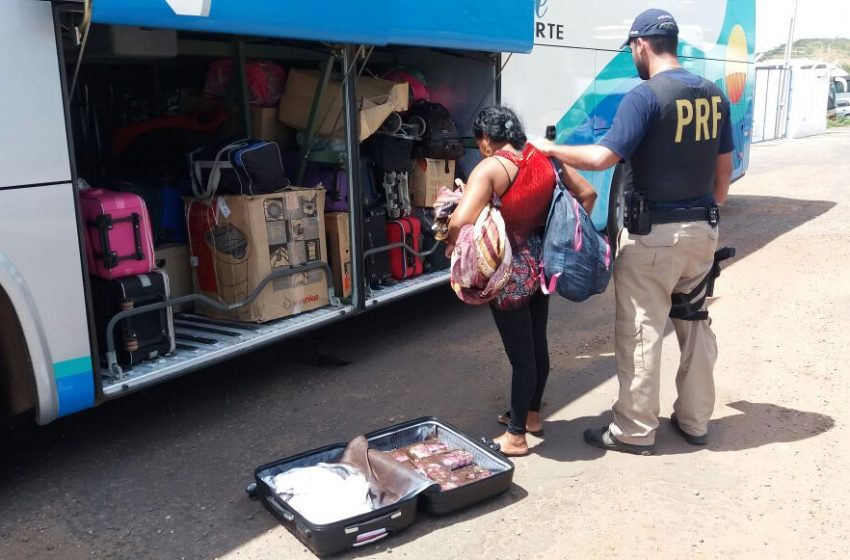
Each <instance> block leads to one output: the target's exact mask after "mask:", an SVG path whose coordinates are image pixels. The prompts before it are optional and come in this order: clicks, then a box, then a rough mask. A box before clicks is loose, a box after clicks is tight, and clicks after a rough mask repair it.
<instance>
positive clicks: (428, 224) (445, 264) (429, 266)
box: [412, 206, 452, 272]
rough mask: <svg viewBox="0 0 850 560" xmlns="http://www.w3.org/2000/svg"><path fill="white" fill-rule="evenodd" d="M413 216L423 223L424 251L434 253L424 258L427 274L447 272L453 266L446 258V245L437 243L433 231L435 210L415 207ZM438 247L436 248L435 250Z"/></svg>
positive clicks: (440, 242)
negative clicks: (439, 271)
mask: <svg viewBox="0 0 850 560" xmlns="http://www.w3.org/2000/svg"><path fill="white" fill-rule="evenodd" d="M412 215H413V217H415V218H419V221H420V222H421V223H422V251H423V252H428V251H430V250H431V249H434V251H433V252H432V253H430V254H428V255H425V257H424V259H423V260H424V265H425V272H435V271H438V270H445V269H447V268H449V267H450V266H451V264H452V260H451V259H450V258H448V257H447V256H446V244H445V243H444V242H442V241H439V242H438V241H437V238H436V237H434V230H433V229H431V228H432V227H433V225H434V209H433V208H420V207H418V206H416V207H414V208H413V210H412ZM435 246H436V248H434V247H435Z"/></svg>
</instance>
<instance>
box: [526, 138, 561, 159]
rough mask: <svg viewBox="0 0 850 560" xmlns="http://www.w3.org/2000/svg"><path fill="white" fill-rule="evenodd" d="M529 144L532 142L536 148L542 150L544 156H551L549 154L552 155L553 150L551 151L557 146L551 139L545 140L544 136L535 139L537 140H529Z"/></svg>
mask: <svg viewBox="0 0 850 560" xmlns="http://www.w3.org/2000/svg"><path fill="white" fill-rule="evenodd" d="M531 144H532V145H533V146H534V147H535V148H537V149H538V150H540V151H541V152H543V154H544V155H546V156H551V155H552V152H553V151H554V150H555V148H556V147H557V146H558V145H557V144H555V143H554V142H552V141H551V140H546V139H545V138H540V139H537V140H532V141H531Z"/></svg>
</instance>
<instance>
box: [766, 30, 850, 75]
mask: <svg viewBox="0 0 850 560" xmlns="http://www.w3.org/2000/svg"><path fill="white" fill-rule="evenodd" d="M784 56H785V45H780V46H778V47H776V48H774V49H771V50H769V51H765V52H764V53H762V54H761V55H760V56H759V60H769V59H777V58H779V59H781V58H783V57H784ZM791 56H792V58H814V59H817V60H823V61H828V62H832V63H835V64H837V65H838V66H840V67H842V68H844V70H845V71H847V72H850V39H844V38H837V37H836V38H833V39H798V40H796V41H794V45H793V47H792V48H791Z"/></svg>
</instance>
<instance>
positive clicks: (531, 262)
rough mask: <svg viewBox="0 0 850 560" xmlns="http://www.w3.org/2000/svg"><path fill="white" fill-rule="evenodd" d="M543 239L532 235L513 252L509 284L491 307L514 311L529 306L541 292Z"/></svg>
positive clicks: (537, 235)
mask: <svg viewBox="0 0 850 560" xmlns="http://www.w3.org/2000/svg"><path fill="white" fill-rule="evenodd" d="M542 255H543V237H542V236H541V235H539V234H535V235H532V236H530V237H529V238H528V240H527V241H526V242H525V243H524V244H523V245H522V246H521V247H518V248H517V249H516V250H514V252H513V257H512V259H511V273H510V277H509V278H508V282H507V284H505V287H504V288H502V291H501V292H499V295H498V296H496V299H494V300H493V301H492V302H491V303H490V305H492V306H493V308H495V309H498V310H500V311H513V310H515V309H519V308H521V307H524V306H526V305H528V304H529V303H530V302H531V299H532V298H533V297H534V296H535V295H536V294H537V292H538V291H539V290H540V259H541V257H542Z"/></svg>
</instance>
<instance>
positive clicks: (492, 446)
mask: <svg viewBox="0 0 850 560" xmlns="http://www.w3.org/2000/svg"><path fill="white" fill-rule="evenodd" d="M481 443H483V444H484V447H486V448H488V449H489V450H490V451H495V452H496V453H498V454H500V455H502V456H503V457H507V458H511V457H525V456H526V455H528V454H529V453H531V449H526V450H525V453H506V452H504V451H502V446H501V445H499V444H498V443H496V442H495V441H493V440H492V439H488V438H481Z"/></svg>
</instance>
